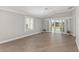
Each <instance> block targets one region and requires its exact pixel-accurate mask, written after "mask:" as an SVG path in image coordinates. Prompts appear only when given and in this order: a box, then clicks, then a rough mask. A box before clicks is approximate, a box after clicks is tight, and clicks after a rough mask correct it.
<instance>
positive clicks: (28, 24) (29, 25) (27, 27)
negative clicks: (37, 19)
mask: <svg viewBox="0 0 79 59" xmlns="http://www.w3.org/2000/svg"><path fill="white" fill-rule="evenodd" d="M33 22H34V19H33V18H32V17H25V31H29V30H33Z"/></svg>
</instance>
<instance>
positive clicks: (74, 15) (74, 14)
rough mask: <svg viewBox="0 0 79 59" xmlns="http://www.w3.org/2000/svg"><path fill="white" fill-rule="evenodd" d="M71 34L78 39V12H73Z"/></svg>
mask: <svg viewBox="0 0 79 59" xmlns="http://www.w3.org/2000/svg"><path fill="white" fill-rule="evenodd" d="M71 32H72V35H73V36H74V37H76V10H75V9H74V10H73V11H72V19H71Z"/></svg>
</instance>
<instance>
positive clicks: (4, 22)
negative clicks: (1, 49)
mask: <svg viewBox="0 0 79 59" xmlns="http://www.w3.org/2000/svg"><path fill="white" fill-rule="evenodd" d="M24 19H25V17H24V16H23V15H20V14H16V13H13V12H7V11H3V10H0V42H1V41H7V40H9V39H12V38H16V37H19V36H23V35H26V36H28V35H31V34H34V33H38V32H40V31H41V20H40V19H38V18H34V29H33V30H32V31H28V32H26V33H25V22H24Z"/></svg>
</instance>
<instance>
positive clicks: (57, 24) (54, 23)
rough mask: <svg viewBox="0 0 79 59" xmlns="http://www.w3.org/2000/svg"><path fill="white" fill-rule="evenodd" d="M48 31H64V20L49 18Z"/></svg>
mask: <svg viewBox="0 0 79 59" xmlns="http://www.w3.org/2000/svg"><path fill="white" fill-rule="evenodd" d="M49 31H50V32H55V33H63V32H64V20H62V19H51V20H49Z"/></svg>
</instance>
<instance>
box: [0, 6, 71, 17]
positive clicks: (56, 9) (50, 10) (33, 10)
mask: <svg viewBox="0 0 79 59" xmlns="http://www.w3.org/2000/svg"><path fill="white" fill-rule="evenodd" d="M69 7H70V6H0V9H6V10H9V11H14V12H17V13H20V14H23V15H28V16H34V17H39V18H45V17H50V16H51V15H54V14H56V13H63V12H69V11H72V9H69Z"/></svg>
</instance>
